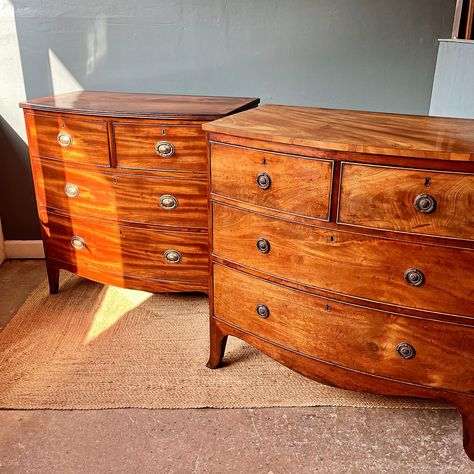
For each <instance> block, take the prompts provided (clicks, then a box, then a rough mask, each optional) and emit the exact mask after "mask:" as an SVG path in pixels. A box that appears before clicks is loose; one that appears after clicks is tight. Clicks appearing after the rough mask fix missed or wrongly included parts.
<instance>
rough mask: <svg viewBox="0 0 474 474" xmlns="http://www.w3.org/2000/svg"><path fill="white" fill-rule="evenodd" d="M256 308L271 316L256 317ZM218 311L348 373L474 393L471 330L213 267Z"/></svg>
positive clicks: (226, 318) (224, 317) (233, 321)
mask: <svg viewBox="0 0 474 474" xmlns="http://www.w3.org/2000/svg"><path fill="white" fill-rule="evenodd" d="M236 302H238V304H236ZM259 305H265V307H266V308H267V311H266V312H263V313H262V311H260V314H259V313H257V310H256V308H257V307H258V306H259ZM214 314H215V317H216V318H218V319H221V320H223V321H225V322H228V323H230V324H233V325H235V326H237V327H239V328H241V329H243V330H245V331H248V332H250V333H252V334H255V335H257V336H259V337H262V338H265V339H267V340H269V341H270V342H274V343H277V344H280V345H282V346H284V347H287V348H289V349H292V350H296V351H299V352H301V353H303V354H306V355H309V356H312V357H316V358H318V359H322V360H324V361H328V362H332V363H335V364H338V365H341V366H344V367H347V368H351V369H356V370H359V371H362V372H366V373H369V374H376V375H381V376H384V377H389V378H393V379H396V380H401V381H407V382H413V383H417V384H421V385H425V386H428V387H440V388H444V389H452V390H455V391H461V392H465V393H472V391H473V390H474V327H463V326H456V325H452V324H446V323H440V322H433V321H426V320H423V319H417V318H410V317H405V316H399V315H393V314H389V313H383V312H379V311H373V310H369V309H367V308H361V307H357V306H351V305H347V304H344V303H340V302H335V301H329V300H325V299H322V298H318V297H315V296H312V295H309V294H306V293H303V292H299V291H296V290H291V289H288V288H285V287H282V286H279V285H275V284H272V283H268V282H265V281H263V280H260V279H258V278H254V277H251V276H249V275H246V274H244V273H241V272H238V271H235V270H231V269H229V268H226V267H223V266H220V265H214ZM261 314H263V316H264V317H262V315H261ZM397 348H398V351H397ZM407 348H408V349H407ZM399 353H400V354H401V355H399ZM402 355H404V356H405V357H408V358H403V357H402Z"/></svg>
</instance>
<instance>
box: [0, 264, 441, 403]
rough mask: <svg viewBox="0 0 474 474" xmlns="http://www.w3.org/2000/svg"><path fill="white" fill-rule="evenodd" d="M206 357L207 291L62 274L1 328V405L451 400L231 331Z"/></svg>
mask: <svg viewBox="0 0 474 474" xmlns="http://www.w3.org/2000/svg"><path fill="white" fill-rule="evenodd" d="M7 297H8V296H7ZM207 357H208V301H207V298H206V297H204V296H201V295H169V294H161V295H152V294H150V293H146V292H141V291H134V290H124V289H120V288H115V287H111V286H103V285H100V284H97V283H94V282H91V281H88V280H85V279H82V278H79V277H77V276H73V275H70V274H67V273H65V274H64V275H62V280H61V288H60V293H59V294H58V295H49V294H48V290H47V283H46V281H45V282H43V283H42V284H41V285H40V286H39V287H38V288H37V289H36V290H35V291H34V292H33V293H32V294H31V295H30V297H29V299H28V300H27V301H26V302H25V304H24V305H23V306H22V307H21V308H20V310H19V311H18V313H17V314H16V316H15V317H14V318H13V319H12V321H11V322H10V324H8V325H7V327H6V328H5V329H4V330H3V331H2V332H1V333H0V407H1V408H15V409H37V408H44V409H101V408H127V407H136V408H199V407H214V408H250V407H277V406H318V405H319V406H321V405H326V406H329V405H334V406H352V407H387V408H415V407H419V408H420V407H423V408H447V405H444V404H441V403H433V402H429V401H422V400H417V399H409V398H392V397H378V396H373V395H368V394H360V393H355V392H350V391H346V390H339V389H336V388H332V387H327V386H325V385H321V384H319V383H316V382H314V381H312V380H309V379H307V378H305V377H303V376H301V375H299V374H296V373H294V372H293V371H291V370H289V369H287V368H286V367H283V366H282V365H280V364H278V363H277V362H275V361H273V360H271V359H270V358H268V357H267V356H265V355H263V354H262V353H260V352H258V351H257V350H255V349H254V348H252V347H251V346H249V345H248V344H246V343H244V342H242V341H240V340H238V339H235V338H229V342H228V349H227V351H226V356H225V365H224V367H222V368H220V369H217V370H210V369H208V368H206V366H205V364H206V361H207Z"/></svg>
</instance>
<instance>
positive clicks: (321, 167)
mask: <svg viewBox="0 0 474 474" xmlns="http://www.w3.org/2000/svg"><path fill="white" fill-rule="evenodd" d="M211 154H212V163H211V176H212V180H211V181H212V189H211V192H212V193H215V194H219V195H221V196H226V197H229V198H231V199H236V200H239V201H243V202H246V203H252V204H255V205H257V206H261V207H262V208H267V209H277V210H281V211H282V212H287V213H290V214H295V215H299V216H306V217H310V218H314V219H320V220H329V208H330V201H331V189H332V172H333V162H332V161H330V160H317V159H314V158H308V157H304V156H293V155H281V154H279V153H269V152H266V151H261V150H252V149H247V148H243V147H235V146H227V145H222V144H219V143H211ZM260 174H265V175H267V176H268V177H269V179H270V185H269V187H268V188H267V189H262V188H261V187H259V186H258V184H257V177H258V176H259V175H260Z"/></svg>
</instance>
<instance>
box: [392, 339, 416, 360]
mask: <svg viewBox="0 0 474 474" xmlns="http://www.w3.org/2000/svg"><path fill="white" fill-rule="evenodd" d="M396 350H397V355H398V356H399V357H401V358H402V359H405V360H408V359H413V357H415V355H416V351H415V348H414V347H413V346H412V345H411V344H408V342H401V343H400V344H398V346H397V349H396Z"/></svg>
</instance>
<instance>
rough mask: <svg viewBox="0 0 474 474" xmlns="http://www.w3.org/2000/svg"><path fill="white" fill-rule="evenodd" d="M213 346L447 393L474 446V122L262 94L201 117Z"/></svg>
mask: <svg viewBox="0 0 474 474" xmlns="http://www.w3.org/2000/svg"><path fill="white" fill-rule="evenodd" d="M203 128H204V129H205V130H206V131H207V132H208V139H209V150H210V168H209V169H210V176H211V180H210V193H211V194H210V195H211V200H210V202H211V222H212V227H211V242H212V248H211V252H212V262H211V264H212V276H211V288H210V294H211V302H210V308H211V320H210V329H211V341H210V344H211V347H210V360H209V363H208V366H209V367H211V368H215V367H218V366H219V364H220V362H221V360H222V357H223V355H224V350H225V343H226V339H227V337H228V336H229V335H232V336H237V337H239V338H242V339H244V340H246V341H248V342H249V343H251V344H253V345H254V346H256V347H257V348H258V349H260V350H261V351H263V352H265V353H266V354H268V355H269V356H270V357H273V358H274V359H276V360H277V361H279V362H281V363H282V364H284V365H286V366H288V367H290V368H292V369H294V370H296V371H298V372H300V373H302V374H304V375H306V376H308V377H311V378H313V379H315V380H318V381H321V382H323V383H326V384H330V385H335V386H338V387H342V388H348V389H354V390H360V391H368V392H374V393H379V394H387V395H406V396H416V397H425V398H438V399H443V400H446V401H448V402H450V403H451V404H453V405H455V406H456V407H457V408H458V409H459V410H460V412H461V414H462V416H463V426H464V446H465V449H466V451H467V453H468V455H469V456H470V457H471V458H473V459H474V304H473V301H474V273H473V270H474V213H473V211H474V121H471V120H458V119H442V118H435V117H421V116H403V115H392V114H380V113H369V112H351V111H341V110H329V109H314V108H304V107H288V106H276V105H265V106H263V107H260V108H258V109H253V110H250V111H246V112H243V113H241V114H238V115H235V116H232V117H227V118H223V119H221V120H217V121H215V122H212V123H208V124H206V125H204V127H203Z"/></svg>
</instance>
